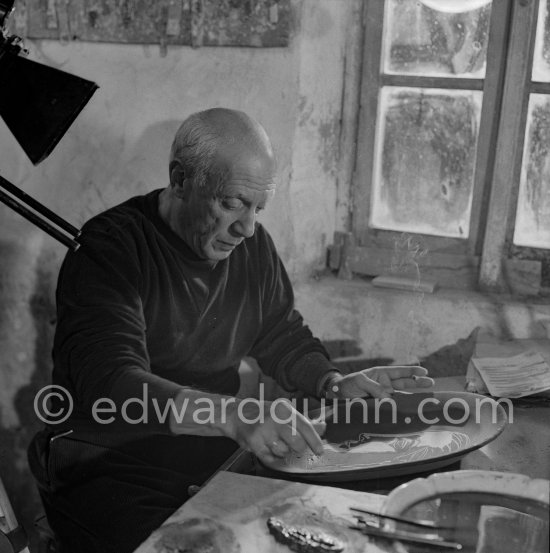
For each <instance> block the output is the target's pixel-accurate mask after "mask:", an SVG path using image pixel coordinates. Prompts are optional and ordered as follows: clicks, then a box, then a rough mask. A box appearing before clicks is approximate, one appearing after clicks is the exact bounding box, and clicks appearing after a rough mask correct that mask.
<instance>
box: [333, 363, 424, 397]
mask: <svg viewBox="0 0 550 553" xmlns="http://www.w3.org/2000/svg"><path fill="white" fill-rule="evenodd" d="M427 375H428V371H427V370H426V369H425V368H424V367H420V366H410V365H395V366H390V367H371V368H370V369H364V370H362V371H359V372H356V373H352V374H348V375H345V376H341V375H339V376H336V377H334V378H333V379H331V381H330V383H329V385H328V388H327V397H329V398H335V397H337V398H346V397H349V398H353V397H380V398H384V397H391V394H392V392H393V391H394V390H411V391H414V390H415V389H418V388H429V387H431V386H433V384H434V381H433V379H432V378H430V377H428V376H427Z"/></svg>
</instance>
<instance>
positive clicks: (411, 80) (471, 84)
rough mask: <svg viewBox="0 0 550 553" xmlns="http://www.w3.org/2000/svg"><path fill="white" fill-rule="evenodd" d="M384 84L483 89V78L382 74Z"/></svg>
mask: <svg viewBox="0 0 550 553" xmlns="http://www.w3.org/2000/svg"><path fill="white" fill-rule="evenodd" d="M381 81H382V86H411V87H419V88H442V89H449V88H450V89H454V90H483V79H463V78H460V77H455V78H451V77H428V76H423V75H382V78H381Z"/></svg>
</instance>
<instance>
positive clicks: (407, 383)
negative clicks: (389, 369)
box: [392, 376, 434, 390]
mask: <svg viewBox="0 0 550 553" xmlns="http://www.w3.org/2000/svg"><path fill="white" fill-rule="evenodd" d="M392 384H393V387H394V388H395V389H396V390H406V389H411V388H430V387H432V386H433V385H434V380H433V378H430V377H428V376H418V377H416V378H398V379H397V380H393V381H392Z"/></svg>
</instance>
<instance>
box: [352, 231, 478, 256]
mask: <svg viewBox="0 0 550 553" xmlns="http://www.w3.org/2000/svg"><path fill="white" fill-rule="evenodd" d="M409 238H410V239H411V241H414V242H415V243H417V244H418V245H419V246H420V247H421V248H422V249H424V250H429V251H438V252H443V253H453V254H464V255H465V254H467V253H468V251H469V249H468V241H467V240H465V239H463V238H450V237H446V236H431V235H428V234H411V233H405V232H399V231H393V230H381V229H369V232H368V233H365V235H364V236H363V237H361V240H360V241H359V243H360V244H361V245H363V246H367V247H375V248H385V249H395V248H396V247H398V246H397V245H398V244H399V243H401V242H403V241H405V240H406V239H409Z"/></svg>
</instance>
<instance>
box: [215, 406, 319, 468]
mask: <svg viewBox="0 0 550 553" xmlns="http://www.w3.org/2000/svg"><path fill="white" fill-rule="evenodd" d="M240 403H241V402H239V403H237V404H236V405H234V406H233V409H232V410H231V412H230V414H229V415H228V420H227V425H226V426H225V432H224V433H225V435H226V436H227V437H229V438H232V439H233V440H235V441H236V442H237V443H238V444H239V445H240V446H241V447H242V448H244V449H246V450H248V451H251V452H252V453H254V454H255V455H256V456H257V457H259V458H260V460H262V461H265V462H267V463H269V462H273V461H275V459H276V458H282V457H285V456H286V455H287V454H289V453H290V452H291V451H292V452H294V453H296V454H298V455H302V454H304V453H306V452H307V451H308V450H311V451H312V452H313V453H314V454H315V455H322V453H323V445H322V442H321V438H320V435H319V434H323V432H324V430H325V427H326V425H325V424H324V423H317V422H316V423H315V425H314V424H313V423H312V422H311V421H310V420H309V419H307V418H306V417H305V416H304V415H302V414H301V413H299V412H298V411H297V410H296V409H295V408H294V407H293V405H292V404H291V403H290V402H289V401H287V400H282V399H279V400H276V401H274V402H269V401H263V402H260V401H253V402H247V401H246V400H243V401H242V405H239V404H240Z"/></svg>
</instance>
